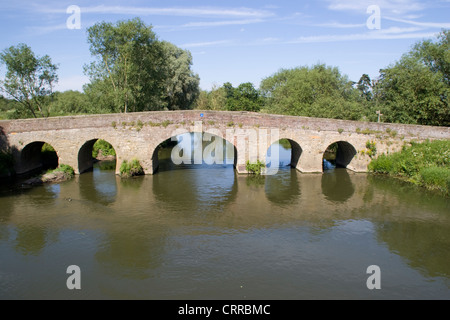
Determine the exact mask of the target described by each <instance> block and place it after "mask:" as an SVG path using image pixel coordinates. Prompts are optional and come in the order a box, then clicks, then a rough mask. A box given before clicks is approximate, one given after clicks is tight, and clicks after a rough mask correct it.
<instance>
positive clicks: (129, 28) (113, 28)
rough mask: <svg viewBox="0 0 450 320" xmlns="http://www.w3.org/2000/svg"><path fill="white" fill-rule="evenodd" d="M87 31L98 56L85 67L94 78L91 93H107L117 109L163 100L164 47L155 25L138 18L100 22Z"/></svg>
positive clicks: (141, 106) (113, 108)
mask: <svg viewBox="0 0 450 320" xmlns="http://www.w3.org/2000/svg"><path fill="white" fill-rule="evenodd" d="M87 32H88V43H89V44H90V51H91V54H92V55H94V56H95V57H97V61H94V62H92V63H91V64H90V65H87V66H85V73H86V74H87V75H89V77H90V78H91V85H90V86H89V85H88V86H87V88H85V90H86V92H87V93H88V94H89V93H90V94H92V95H94V96H97V98H98V97H99V95H100V94H103V95H105V96H106V100H107V101H109V103H107V104H108V105H109V106H110V107H111V108H112V110H111V111H113V112H127V111H129V107H130V105H131V106H132V110H133V111H137V109H139V108H145V107H148V106H149V105H151V104H153V103H155V102H156V103H160V98H159V97H158V93H160V85H161V74H160V73H159V72H158V69H161V65H162V63H163V61H162V49H161V46H160V45H158V43H157V39H156V35H155V34H154V33H153V31H152V28H151V26H146V25H145V24H144V23H143V22H142V21H141V20H140V19H138V18H135V19H133V20H128V21H119V22H117V23H116V24H112V23H108V22H101V23H97V24H95V25H93V26H92V27H90V28H88V30H87ZM103 98H105V97H103ZM103 102H106V101H103Z"/></svg>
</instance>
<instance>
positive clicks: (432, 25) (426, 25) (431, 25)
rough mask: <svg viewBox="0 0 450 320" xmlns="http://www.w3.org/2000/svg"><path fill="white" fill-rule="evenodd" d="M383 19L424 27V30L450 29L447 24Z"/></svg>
mask: <svg viewBox="0 0 450 320" xmlns="http://www.w3.org/2000/svg"><path fill="white" fill-rule="evenodd" d="M383 19H386V20H390V21H395V22H401V23H406V24H410V25H414V26H418V27H424V28H443V29H446V28H450V23H449V22H420V21H413V20H406V19H398V18H392V17H383Z"/></svg>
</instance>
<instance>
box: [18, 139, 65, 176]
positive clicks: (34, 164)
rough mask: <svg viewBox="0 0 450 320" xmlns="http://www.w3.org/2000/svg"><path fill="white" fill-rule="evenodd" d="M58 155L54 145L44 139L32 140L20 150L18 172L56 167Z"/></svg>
mask: <svg viewBox="0 0 450 320" xmlns="http://www.w3.org/2000/svg"><path fill="white" fill-rule="evenodd" d="M58 164H59V157H58V153H57V152H56V150H55V149H54V147H53V146H52V145H51V144H49V143H47V142H45V141H33V142H30V143H28V144H27V145H25V147H23V149H22V150H21V151H20V156H19V168H18V170H17V171H18V173H19V174H24V173H28V172H32V171H35V170H42V169H52V168H56V167H58Z"/></svg>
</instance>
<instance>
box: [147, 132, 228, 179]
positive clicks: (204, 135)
mask: <svg viewBox="0 0 450 320" xmlns="http://www.w3.org/2000/svg"><path fill="white" fill-rule="evenodd" d="M193 134H199V135H198V136H196V137H197V139H201V140H202V141H203V144H202V152H201V155H202V162H203V161H204V160H205V159H203V155H204V152H206V151H205V150H204V149H205V145H206V146H207V147H212V146H213V143H216V142H218V143H219V144H222V146H223V149H222V151H223V163H224V164H231V162H232V164H233V165H234V166H236V163H237V148H236V145H235V144H234V143H232V142H231V141H229V140H227V139H226V138H225V137H224V136H223V134H222V132H221V131H220V130H219V129H214V128H210V129H207V130H203V131H198V130H189V129H185V128H179V129H177V130H175V131H172V132H171V133H170V134H166V135H164V136H163V137H162V138H160V139H159V140H158V142H157V143H156V144H154V145H153V146H152V147H151V148H150V154H151V161H152V167H153V173H155V172H156V171H157V170H158V168H159V166H160V159H159V156H160V150H161V148H163V147H172V148H173V147H175V146H177V145H178V144H179V143H183V141H179V140H178V139H177V137H180V136H181V137H182V139H184V142H185V143H186V136H187V135H190V137H191V138H192V136H193ZM182 139H180V140H182ZM188 139H189V138H188ZM217 139H221V140H217ZM189 141H190V140H189ZM194 148H195V146H192V152H194ZM208 151H210V152H212V153H214V154H215V151H214V150H212V149H211V148H210V149H209V150H208ZM197 155H198V154H197ZM165 156H166V158H167V157H169V156H170V155H165ZM227 156H229V157H230V158H228V159H227ZM193 157H194V155H191V163H192V164H194V162H195V159H194V158H193ZM231 157H232V158H231ZM187 159H189V155H188V157H187V158H186V160H187Z"/></svg>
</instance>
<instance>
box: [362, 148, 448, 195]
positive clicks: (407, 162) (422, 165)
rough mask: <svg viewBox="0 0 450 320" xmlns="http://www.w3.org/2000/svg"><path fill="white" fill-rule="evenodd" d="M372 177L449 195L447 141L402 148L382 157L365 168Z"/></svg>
mask: <svg viewBox="0 0 450 320" xmlns="http://www.w3.org/2000/svg"><path fill="white" fill-rule="evenodd" d="M369 170H370V171H372V172H375V173H382V174H387V175H390V176H395V177H401V178H404V179H405V180H407V181H409V182H412V183H414V184H417V185H420V186H423V187H426V188H428V189H435V190H439V191H441V192H443V193H444V194H446V195H448V194H449V193H450V140H436V141H432V142H430V141H426V142H423V143H411V145H410V146H404V147H403V149H402V150H401V152H397V153H393V154H390V155H386V154H382V155H380V156H379V157H377V158H376V159H374V160H372V161H371V163H370V164H369Z"/></svg>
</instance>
